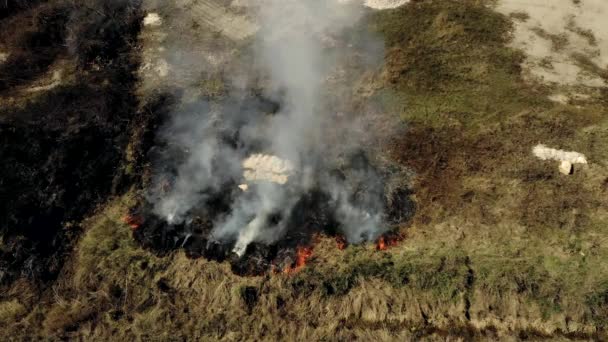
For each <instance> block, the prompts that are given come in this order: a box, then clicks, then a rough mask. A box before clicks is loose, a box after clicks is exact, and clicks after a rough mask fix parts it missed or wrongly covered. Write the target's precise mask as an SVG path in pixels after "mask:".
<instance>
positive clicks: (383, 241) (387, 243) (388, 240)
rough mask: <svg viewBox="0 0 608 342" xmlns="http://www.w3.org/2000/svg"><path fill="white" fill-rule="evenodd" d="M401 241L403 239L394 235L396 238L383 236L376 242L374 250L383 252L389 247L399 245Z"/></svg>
mask: <svg viewBox="0 0 608 342" xmlns="http://www.w3.org/2000/svg"><path fill="white" fill-rule="evenodd" d="M402 239H403V238H402V237H401V236H400V235H396V236H384V235H383V236H381V237H380V238H379V239H378V241H377V242H376V249H377V250H379V251H385V250H387V249H388V248H389V247H394V246H396V245H397V244H398V243H399V241H401V240H402Z"/></svg>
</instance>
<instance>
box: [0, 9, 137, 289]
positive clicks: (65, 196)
mask: <svg viewBox="0 0 608 342" xmlns="http://www.w3.org/2000/svg"><path fill="white" fill-rule="evenodd" d="M19 8H21V9H22V10H21V11H19V12H18V13H11V16H10V17H9V18H7V19H4V20H3V22H2V27H3V28H5V29H6V30H7V31H9V32H15V34H14V35H3V37H5V38H4V39H12V41H8V42H7V41H2V42H1V43H3V44H8V46H11V47H15V48H16V50H13V51H11V57H10V59H9V60H8V61H7V63H5V64H3V65H2V66H1V67H0V68H1V69H2V70H0V75H2V76H0V79H1V80H0V95H2V96H7V93H9V92H11V91H13V90H14V88H15V87H19V86H25V84H26V83H27V81H28V80H30V79H33V78H34V77H37V76H39V75H40V74H41V73H44V72H45V71H46V69H48V68H49V67H50V65H51V64H52V63H53V62H54V61H55V60H56V59H58V58H62V59H67V60H70V61H73V62H75V63H77V64H78V67H77V68H76V70H77V71H76V75H75V77H74V78H75V80H74V81H73V82H71V83H68V84H61V85H60V86H58V87H56V88H54V89H52V90H50V91H48V92H46V93H45V94H43V95H41V96H39V97H33V98H28V97H27V95H19V94H13V95H12V96H13V97H17V98H20V97H23V99H20V100H19V102H18V103H17V104H15V105H14V106H4V107H2V108H1V109H0V137H1V138H0V139H1V140H2V145H1V146H0V156H1V158H2V161H3V163H4V166H3V167H2V170H1V171H0V198H2V200H1V202H2V204H1V210H0V224H1V229H2V230H1V233H2V235H3V236H4V241H5V245H4V246H3V248H2V252H1V253H2V257H1V260H2V265H1V270H0V278H1V280H2V283H4V284H6V283H10V282H11V281H12V280H14V279H16V277H19V276H26V277H29V278H30V279H32V280H39V281H41V282H42V283H46V282H48V281H49V280H52V279H53V278H54V277H55V276H56V275H57V274H58V272H59V270H60V269H61V267H62V265H63V263H64V261H65V258H66V256H67V255H69V253H70V250H71V248H72V246H73V242H74V241H76V238H77V237H78V235H79V233H80V228H79V227H78V224H77V223H75V222H78V221H80V220H81V219H82V217H83V216H84V215H85V214H88V213H90V212H91V210H92V209H93V208H95V206H96V205H97V204H99V203H100V202H101V201H102V200H104V199H106V198H107V196H108V195H110V194H112V193H116V192H117V191H118V190H122V189H118V188H116V186H113V185H117V184H118V183H117V180H119V179H120V177H121V175H120V174H119V173H118V174H117V173H116V170H117V169H118V168H119V166H120V165H121V162H122V160H123V158H124V149H125V146H126V143H127V141H128V138H129V136H128V128H129V124H130V121H131V119H132V118H133V116H134V113H135V112H136V110H137V102H136V100H135V97H134V96H133V95H132V91H133V87H134V84H135V77H134V75H133V71H134V69H135V68H136V66H137V58H136V57H134V55H133V54H131V48H132V46H133V44H134V41H135V38H136V35H137V32H138V27H139V25H140V24H139V22H140V16H139V14H138V12H137V10H136V9H135V8H132V7H131V5H129V3H128V2H123V4H122V5H118V4H117V3H116V4H114V3H113V5H111V6H102V7H100V8H89V7H87V6H79V5H75V4H70V3H69V2H64V1H51V2H47V3H44V4H40V5H34V4H33V3H29V4H28V5H27V6H25V5H23V6H21V7H19ZM92 13H95V20H92V19H93V15H92ZM24 24H25V29H24ZM74 32H77V35H76V36H74ZM84 42H86V43H84Z"/></svg>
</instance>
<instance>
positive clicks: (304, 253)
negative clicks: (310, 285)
mask: <svg viewBox="0 0 608 342" xmlns="http://www.w3.org/2000/svg"><path fill="white" fill-rule="evenodd" d="M296 253H297V254H296V261H295V263H294V264H292V265H288V266H286V267H285V268H283V273H285V274H292V273H296V272H298V271H300V270H301V269H302V268H304V266H306V261H307V260H308V259H309V258H310V257H311V256H312V247H298V248H297V249H296Z"/></svg>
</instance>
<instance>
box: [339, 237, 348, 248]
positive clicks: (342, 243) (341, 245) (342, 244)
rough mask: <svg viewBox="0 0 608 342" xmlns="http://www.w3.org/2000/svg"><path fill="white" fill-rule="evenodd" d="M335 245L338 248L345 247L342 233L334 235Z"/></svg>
mask: <svg viewBox="0 0 608 342" xmlns="http://www.w3.org/2000/svg"><path fill="white" fill-rule="evenodd" d="M336 246H337V247H338V249H339V250H344V249H345V248H346V246H347V244H346V239H345V238H344V236H342V235H337V236H336Z"/></svg>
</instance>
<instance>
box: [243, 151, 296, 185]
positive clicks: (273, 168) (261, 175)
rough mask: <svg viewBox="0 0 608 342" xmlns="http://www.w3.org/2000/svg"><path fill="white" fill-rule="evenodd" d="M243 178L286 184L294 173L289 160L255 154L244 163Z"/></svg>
mask: <svg viewBox="0 0 608 342" xmlns="http://www.w3.org/2000/svg"><path fill="white" fill-rule="evenodd" d="M242 166H243V169H245V170H244V171H243V177H244V178H245V179H246V180H248V181H252V182H253V181H269V182H273V183H278V184H285V183H287V180H288V179H289V176H290V175H291V174H292V173H293V170H294V168H293V165H292V164H291V162H290V161H289V160H285V159H281V158H279V157H276V156H272V155H267V154H253V155H251V156H250V157H249V158H247V159H245V160H244V161H243V163H242Z"/></svg>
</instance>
